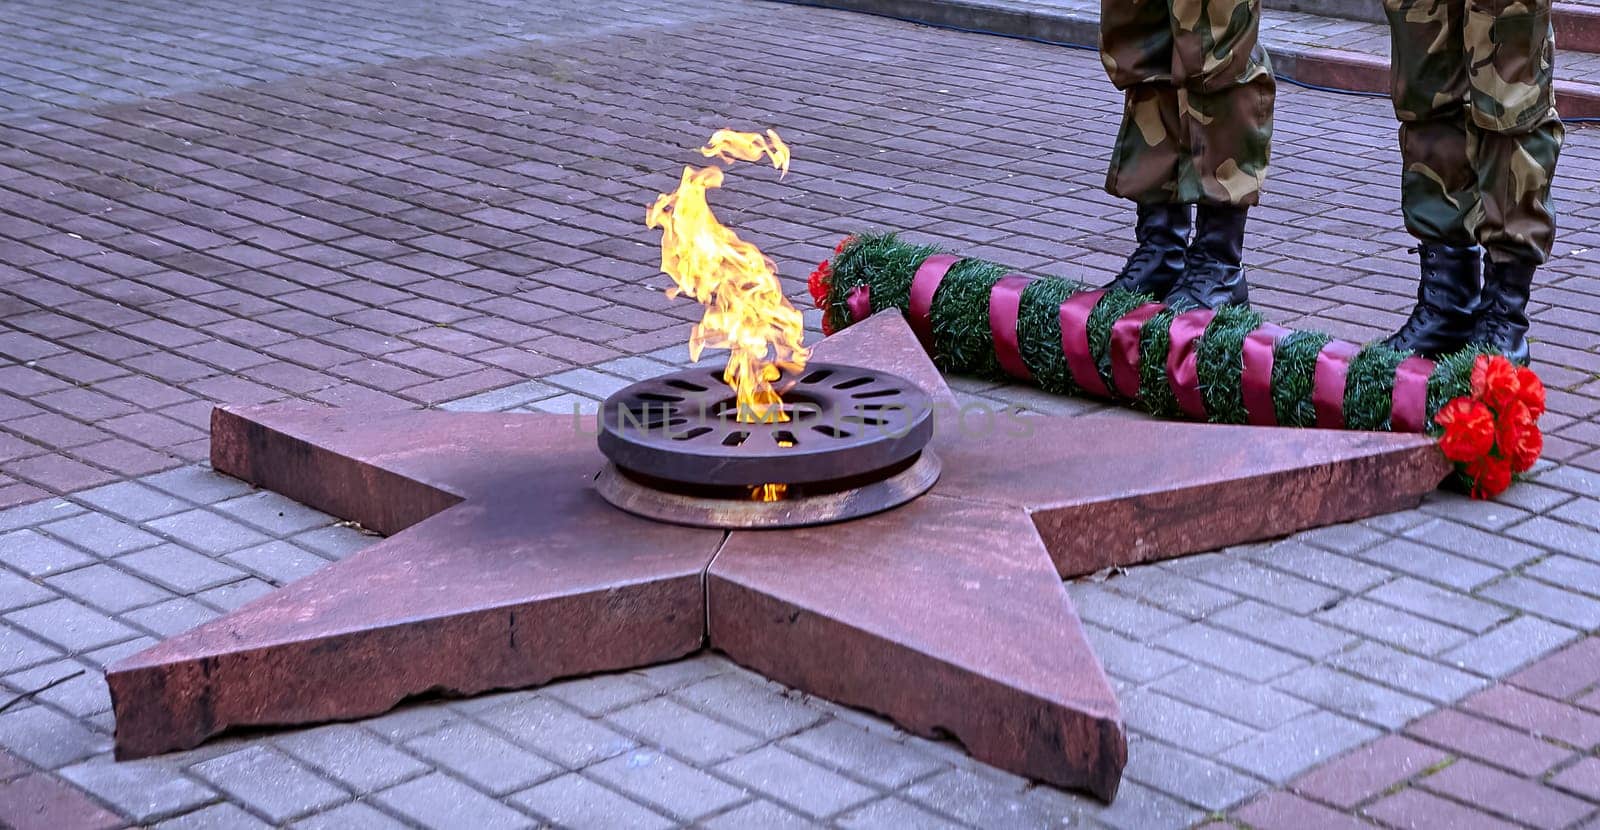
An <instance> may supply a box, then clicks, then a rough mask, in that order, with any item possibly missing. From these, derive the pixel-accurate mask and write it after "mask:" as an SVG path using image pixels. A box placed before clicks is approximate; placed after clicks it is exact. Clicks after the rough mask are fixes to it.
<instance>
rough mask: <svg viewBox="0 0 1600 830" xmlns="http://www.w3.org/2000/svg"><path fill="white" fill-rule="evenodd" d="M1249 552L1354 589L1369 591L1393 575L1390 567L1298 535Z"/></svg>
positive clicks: (1270, 564)
mask: <svg viewBox="0 0 1600 830" xmlns="http://www.w3.org/2000/svg"><path fill="white" fill-rule="evenodd" d="M1249 556H1250V558H1251V559H1254V560H1256V561H1258V562H1260V563H1261V564H1263V565H1266V566H1268V567H1271V568H1277V569H1278V570H1281V571H1286V572H1288V573H1292V574H1294V575H1296V576H1299V577H1303V578H1305V579H1309V580H1311V581H1313V582H1319V583H1321V584H1323V585H1329V586H1332V587H1334V588H1338V589H1341V590H1344V591H1350V592H1359V591H1365V590H1367V589H1368V588H1371V587H1372V586H1374V585H1378V584H1380V583H1382V582H1383V581H1384V580H1386V579H1389V578H1390V577H1391V576H1392V575H1393V574H1392V572H1390V571H1389V570H1387V569H1384V568H1379V567H1377V566H1375V565H1369V564H1367V563H1365V562H1361V561H1358V560H1355V559H1352V558H1350V557H1349V556H1347V555H1345V554H1342V553H1334V552H1332V551H1327V550H1323V549H1321V548H1315V547H1311V546H1310V545H1307V544H1305V543H1304V542H1301V541H1299V540H1298V539H1289V540H1286V541H1282V542H1277V543H1275V544H1272V545H1268V546H1265V547H1263V548H1260V549H1257V550H1252V551H1251V552H1250V553H1249Z"/></svg>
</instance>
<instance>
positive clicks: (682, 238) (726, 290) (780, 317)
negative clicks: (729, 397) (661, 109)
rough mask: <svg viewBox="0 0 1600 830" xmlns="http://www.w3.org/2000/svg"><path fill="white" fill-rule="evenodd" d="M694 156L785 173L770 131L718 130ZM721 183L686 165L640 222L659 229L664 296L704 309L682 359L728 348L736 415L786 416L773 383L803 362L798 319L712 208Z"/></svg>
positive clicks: (713, 170) (750, 248) (763, 262)
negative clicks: (668, 280) (668, 281)
mask: <svg viewBox="0 0 1600 830" xmlns="http://www.w3.org/2000/svg"><path fill="white" fill-rule="evenodd" d="M700 154H701V155H703V156H705V157H706V158H715V159H717V160H719V161H722V162H724V163H727V164H732V163H733V162H734V161H736V160H737V161H760V160H761V159H762V158H763V157H765V158H767V159H769V160H770V161H771V162H772V166H773V167H774V168H776V169H777V170H778V171H779V172H780V175H781V174H787V173H788V172H789V148H788V147H787V146H786V145H785V144H784V143H783V140H782V139H780V138H778V134H777V133H775V132H773V131H772V130H767V133H766V135H761V134H759V133H736V132H733V131H731V130H718V131H717V132H716V133H715V134H713V135H712V136H711V141H710V142H709V143H708V144H707V145H706V146H704V147H701V148H700ZM721 186H722V168H720V167H716V166H709V167H701V168H699V169H695V168H693V167H685V168H683V179H682V180H681V181H680V182H679V183H678V190H677V192H675V193H663V194H661V197H660V198H659V199H657V200H656V203H655V204H654V205H653V206H651V208H650V211H649V213H647V214H646V215H645V224H646V225H648V226H649V227H651V228H660V229H661V270H662V271H664V272H665V273H666V274H667V275H668V276H670V277H672V281H673V282H674V283H676V286H675V287H674V288H673V289H671V290H669V291H668V292H667V296H669V297H676V296H678V294H680V293H684V294H688V295H689V296H691V297H693V298H695V299H696V300H698V301H700V302H701V303H703V304H704V305H705V307H706V313H705V316H704V317H702V318H701V320H700V323H699V324H698V325H696V326H695V327H694V333H693V334H692V335H691V336H690V338H689V356H690V357H691V358H692V359H694V360H697V361H698V360H699V359H700V354H701V352H702V351H703V350H704V349H705V348H706V347H708V346H709V347H711V348H713V349H728V350H729V355H728V368H727V370H726V371H725V372H723V375H722V379H723V380H725V381H727V383H728V385H729V386H731V387H733V389H734V392H735V395H736V401H737V404H738V419H739V420H741V421H745V422H755V421H768V422H771V421H787V420H789V418H788V416H787V415H786V414H784V412H783V409H782V407H781V404H782V401H781V400H780V399H779V397H778V393H777V390H775V389H773V388H772V384H773V382H774V381H776V380H777V379H778V378H779V377H780V375H781V373H782V370H784V369H792V370H794V371H799V370H800V369H802V368H804V367H805V363H806V358H807V357H809V354H808V352H807V351H806V349H805V347H804V346H802V345H801V341H802V338H803V337H804V336H805V324H804V322H803V320H802V319H801V317H800V312H799V311H797V310H795V308H794V306H792V305H790V304H789V301H788V299H787V298H785V297H784V296H783V288H782V287H781V286H780V285H779V284H778V277H777V272H776V269H775V267H774V266H773V264H772V260H770V259H768V258H767V257H766V255H765V254H763V253H761V250H760V249H759V248H757V247H756V246H754V245H752V244H750V243H748V242H746V241H744V240H742V239H740V238H739V236H738V234H735V233H734V232H733V231H732V230H730V229H728V228H727V227H725V226H723V224H722V223H721V222H719V221H717V217H716V215H715V214H713V213H712V212H711V206H710V205H709V204H707V203H706V191H707V190H711V189H714V188H718V187H721Z"/></svg>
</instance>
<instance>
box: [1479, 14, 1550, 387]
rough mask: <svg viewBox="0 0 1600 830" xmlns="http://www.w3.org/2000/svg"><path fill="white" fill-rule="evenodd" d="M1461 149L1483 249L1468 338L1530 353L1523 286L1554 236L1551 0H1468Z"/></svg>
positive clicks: (1523, 358) (1520, 356) (1515, 353)
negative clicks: (1466, 102)
mask: <svg viewBox="0 0 1600 830" xmlns="http://www.w3.org/2000/svg"><path fill="white" fill-rule="evenodd" d="M1466 51H1467V59H1468V66H1469V70H1468V81H1469V84H1470V86H1471V90H1472V93H1471V102H1472V107H1471V115H1472V119H1471V122H1470V124H1469V127H1468V143H1467V152H1468V156H1469V157H1470V158H1471V159H1472V166H1473V169H1474V172H1475V175H1476V182H1477V189H1478V194H1479V203H1478V208H1477V209H1476V210H1475V211H1473V213H1472V214H1471V215H1469V216H1468V218H1467V222H1468V225H1469V226H1470V227H1471V228H1472V229H1473V230H1474V231H1475V233H1476V234H1477V238H1478V239H1479V241H1480V242H1481V244H1482V245H1483V247H1484V249H1485V251H1486V252H1487V256H1488V265H1487V266H1486V267H1485V271H1484V285H1483V293H1482V296H1481V297H1480V298H1479V300H1478V304H1477V306H1476V309H1475V313H1476V317H1477V324H1476V326H1475V327H1474V329H1473V335H1472V339H1473V341H1474V342H1479V343H1483V344H1485V345H1488V346H1490V347H1492V348H1495V349H1498V350H1500V351H1502V352H1505V353H1506V354H1507V355H1509V356H1510V357H1511V358H1512V359H1514V360H1518V361H1520V362H1524V363H1525V362H1527V360H1528V344H1527V338H1526V335H1527V331H1528V317H1527V305H1528V294H1529V291H1530V290H1531V289H1532V286H1533V277H1534V272H1535V271H1536V270H1537V268H1538V267H1539V266H1540V265H1541V264H1543V263H1544V262H1545V261H1546V260H1547V259H1548V258H1549V256H1550V248H1551V246H1552V244H1553V243H1554V242H1555V229H1556V225H1555V210H1554V207H1553V205H1552V204H1551V198H1550V186H1551V181H1552V179H1553V177H1554V175H1555V168H1556V160H1557V158H1558V157H1559V155H1560V153H1561V142H1562V139H1563V138H1564V135H1565V133H1564V129H1563V127H1562V125H1561V118H1560V116H1559V115H1557V113H1556V109H1555V106H1554V97H1553V93H1552V89H1551V86H1552V82H1553V76H1554V63H1555V34H1554V32H1553V31H1552V29H1551V26H1550V0H1467V22H1466Z"/></svg>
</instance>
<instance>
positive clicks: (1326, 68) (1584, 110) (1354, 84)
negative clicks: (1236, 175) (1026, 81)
mask: <svg viewBox="0 0 1600 830" xmlns="http://www.w3.org/2000/svg"><path fill="white" fill-rule="evenodd" d="M778 2H784V3H792V4H796V5H805V6H817V7H820V8H829V9H838V10H840V11H852V12H863V13H866V14H874V15H879V16H882V17H892V18H896V19H898V20H906V21H909V22H912V23H923V24H928V25H932V26H943V27H949V28H956V29H970V30H974V31H981V32H991V33H993V34H998V35H1006V36H1010V37H1023V38H1029V39H1033V40H1041V41H1047V42H1051V43H1058V44H1069V45H1077V46H1085V47H1088V46H1092V45H1094V44H1095V43H1097V42H1098V41H1099V36H1100V26H1099V20H1098V19H1097V18H1095V17H1092V16H1089V15H1074V14H1070V13H1066V12H1059V11H1051V10H1039V9H1037V8H1023V7H1020V6H1018V5H1015V4H1012V3H1009V2H1006V0H778ZM1290 2H1299V0H1290ZM1564 8H1566V9H1569V10H1570V9H1572V8H1576V7H1573V6H1564ZM1580 11H1581V12H1582V14H1579V15H1572V16H1569V17H1568V18H1567V20H1568V21H1569V23H1570V25H1572V26H1576V27H1578V28H1577V29H1575V31H1578V32H1586V33H1588V35H1586V36H1589V35H1592V36H1593V39H1594V40H1595V41H1596V42H1597V45H1600V13H1595V12H1591V11H1590V10H1588V9H1581V10H1580ZM1573 21H1576V22H1573ZM1558 37H1559V34H1558ZM1270 51H1271V54H1272V63H1273V67H1274V69H1275V70H1276V71H1277V72H1278V73H1279V74H1280V75H1282V76H1283V77H1285V78H1293V79H1294V80H1295V81H1298V82H1300V83H1303V84H1307V85H1310V86H1320V87H1328V88H1330V89H1337V90H1345V91H1349V92H1364V93H1371V94H1387V92H1388V90H1389V62H1388V60H1387V59H1385V58H1379V57H1374V56H1372V55H1367V54H1364V53H1360V52H1348V51H1343V50H1339V49H1312V48H1303V47H1301V48H1284V47H1273V48H1272V49H1271V50H1270ZM1556 105H1557V107H1558V108H1559V109H1560V110H1561V114H1562V115H1563V116H1565V117H1567V118H1600V85H1597V84H1593V83H1588V82H1585V81H1573V80H1557V81H1556Z"/></svg>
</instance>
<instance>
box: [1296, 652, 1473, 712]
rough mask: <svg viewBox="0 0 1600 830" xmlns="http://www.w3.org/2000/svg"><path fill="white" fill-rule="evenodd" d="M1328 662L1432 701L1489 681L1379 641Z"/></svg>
mask: <svg viewBox="0 0 1600 830" xmlns="http://www.w3.org/2000/svg"><path fill="white" fill-rule="evenodd" d="M1328 662H1329V664H1331V665H1333V666H1336V667H1338V668H1341V669H1344V670H1345V671H1348V672H1351V673H1353V674H1357V675H1360V676H1362V677H1365V678H1367V679H1369V680H1373V681H1376V682H1378V683H1382V684H1384V685H1386V686H1389V687H1391V688H1394V689H1398V690H1402V691H1405V692H1408V693H1410V694H1413V695H1416V696H1417V697H1423V698H1427V699H1428V700H1432V701H1434V702H1435V703H1454V702H1455V701H1457V700H1460V699H1461V698H1463V697H1465V696H1466V695H1467V694H1468V693H1470V692H1474V691H1477V690H1478V689H1480V688H1482V687H1483V686H1484V685H1485V684H1486V683H1487V682H1488V681H1486V680H1484V679H1483V678H1480V677H1474V676H1473V675H1470V674H1467V673H1466V672H1463V671H1459V670H1457V669H1453V668H1449V667H1447V666H1445V665H1442V664H1440V663H1437V662H1433V661H1430V660H1425V659H1423V658H1421V657H1416V656H1413V655H1410V654H1405V653H1404V652H1400V651H1396V650H1395V649H1392V648H1390V647H1388V646H1385V645H1381V644H1379V643H1371V642H1368V643H1362V644H1361V645H1359V646H1356V647H1355V648H1353V649H1351V650H1350V651H1346V652H1342V653H1340V654H1337V655H1334V656H1333V657H1331V658H1329V660H1328Z"/></svg>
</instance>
